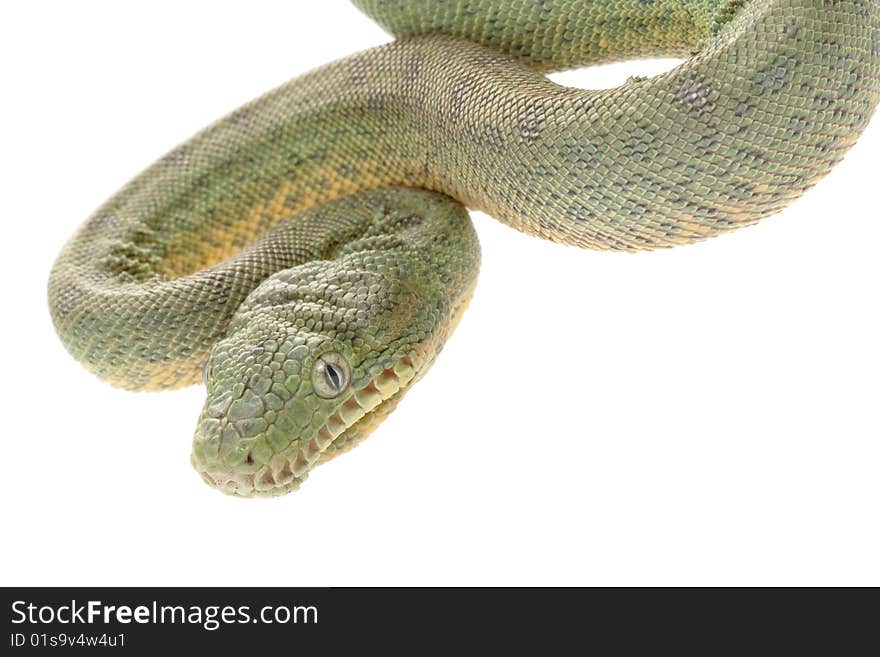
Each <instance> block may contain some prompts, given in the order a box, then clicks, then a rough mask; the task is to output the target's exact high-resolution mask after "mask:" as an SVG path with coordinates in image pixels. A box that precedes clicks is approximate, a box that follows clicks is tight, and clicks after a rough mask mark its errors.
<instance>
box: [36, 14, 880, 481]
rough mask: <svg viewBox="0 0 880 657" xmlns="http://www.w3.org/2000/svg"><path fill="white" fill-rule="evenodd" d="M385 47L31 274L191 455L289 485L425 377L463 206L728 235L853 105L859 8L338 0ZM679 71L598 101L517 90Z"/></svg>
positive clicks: (617, 246)
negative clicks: (195, 400)
mask: <svg viewBox="0 0 880 657" xmlns="http://www.w3.org/2000/svg"><path fill="white" fill-rule="evenodd" d="M355 4H356V5H357V6H358V7H359V8H360V9H362V10H363V11H364V12H366V14H367V15H369V16H370V17H372V18H373V19H374V20H376V21H377V22H378V23H379V24H380V25H382V26H383V27H384V28H385V29H387V30H388V31H389V32H391V33H392V34H393V35H395V36H396V37H397V38H396V40H394V41H393V42H391V43H389V44H386V45H383V46H380V47H377V48H374V49H371V50H368V51H365V52H362V53H359V54H355V55H353V56H350V57H348V58H346V59H343V60H341V61H337V62H335V63H332V64H329V65H327V66H324V67H322V68H320V69H318V70H315V71H312V72H310V73H308V74H305V75H303V76H301V77H299V78H296V79H294V80H292V81H290V82H288V83H286V84H284V85H282V86H280V87H278V88H277V89H275V90H273V91H271V92H269V93H268V94H266V95H264V96H262V97H261V98H259V99H257V100H254V101H252V102H251V103H249V104H247V105H245V106H243V107H242V108H240V109H238V110H236V111H234V112H233V113H232V114H230V115H228V116H226V117H225V118H223V119H221V120H220V121H218V122H216V123H214V124H213V125H211V126H209V127H208V128H206V129H204V130H203V131H202V132H200V133H199V134H197V135H195V136H194V137H193V138H192V139H190V140H189V141H187V142H186V143H184V144H183V145H181V146H179V147H177V148H175V149H174V150H172V151H171V152H170V153H168V154H167V155H165V156H164V157H162V158H161V159H160V160H159V161H157V162H156V163H154V164H153V165H152V166H150V167H149V168H148V169H146V170H145V171H144V172H143V173H141V174H140V175H138V176H137V177H135V178H134V179H133V180H131V181H130V182H129V183H128V184H127V185H126V186H125V187H123V188H122V189H121V190H120V191H119V192H118V193H116V194H115V195H114V196H113V197H111V198H110V199H109V200H108V201H106V202H105V203H104V205H102V206H101V207H100V208H99V209H98V210H97V211H96V212H95V213H94V214H93V215H92V216H91V217H90V218H89V219H88V220H87V221H86V222H85V224H84V225H83V226H82V227H81V228H80V229H79V231H78V232H77V233H76V234H75V235H74V237H73V238H72V239H71V240H70V241H69V242H68V243H67V244H66V246H65V247H64V248H63V250H62V252H61V254H60V255H59V256H58V259H57V261H56V263H55V265H54V267H53V269H52V272H51V275H50V280H49V304H50V309H51V314H52V319H53V321H54V324H55V327H56V330H57V332H58V334H59V336H60V337H61V340H62V341H63V343H64V345H65V346H66V348H67V349H68V350H69V351H70V353H71V354H72V355H73V356H74V357H75V358H76V359H77V360H79V361H80V362H82V363H83V364H84V365H85V366H86V367H87V368H88V369H89V370H91V371H92V372H94V373H95V374H97V375H98V376H100V377H101V378H103V379H106V380H108V381H109V382H111V383H113V384H115V385H117V386H121V387H124V388H130V389H145V390H160V389H167V388H175V387H180V386H186V385H190V384H194V383H197V382H199V381H200V380H202V379H204V382H205V385H206V386H207V399H206V402H205V406H204V408H203V410H202V413H201V416H200V417H199V419H198V423H197V427H196V432H195V438H194V442H193V451H192V462H193V464H194V466H195V468H196V469H197V471H198V472H199V473H200V474H201V475H202V477H203V478H204V479H205V481H206V482H208V483H209V484H210V485H212V486H215V487H217V488H219V489H220V490H222V491H224V492H227V493H231V494H235V495H240V496H266V495H278V494H282V493H285V492H287V491H291V490H294V489H296V488H297V487H298V486H299V485H300V483H301V482H302V481H303V480H304V479H305V478H306V476H307V474H308V472H309V471H310V469H311V468H312V467H313V466H315V465H316V464H319V463H323V462H324V461H326V460H328V459H330V458H332V457H333V456H335V455H337V454H340V453H341V452H343V451H345V450H347V449H349V448H350V447H352V446H354V445H357V444H358V443H359V442H360V441H361V440H363V438H364V437H365V436H366V435H367V434H369V433H370V431H372V430H373V429H374V428H375V427H376V426H377V425H378V424H379V423H380V422H381V421H382V419H384V418H385V417H386V416H387V415H388V413H389V412H390V411H391V410H392V409H393V408H394V407H395V405H396V404H397V403H398V402H399V401H400V399H401V397H402V396H403V395H404V394H405V393H406V391H407V390H408V389H409V388H410V387H411V386H412V384H413V383H414V382H415V381H417V380H418V379H419V378H420V377H421V376H422V375H423V374H424V373H425V372H426V370H427V369H428V368H429V367H430V365H431V363H432V362H433V361H434V359H435V357H436V356H437V354H438V352H439V351H440V349H441V348H442V347H443V344H444V341H445V340H446V338H447V337H448V335H449V334H450V332H451V331H452V330H453V328H454V327H455V324H456V322H457V320H458V319H459V317H460V316H461V314H462V312H463V310H464V308H465V307H466V305H467V303H468V300H469V299H470V296H471V293H472V291H473V288H474V285H475V281H476V277H477V271H478V268H479V244H478V242H477V238H476V234H475V232H474V229H473V227H472V225H471V223H470V220H469V218H468V215H467V212H466V210H465V208H466V207H470V208H475V209H479V210H483V211H485V212H487V213H489V214H491V215H493V216H494V217H497V218H498V219H499V220H501V221H503V222H505V223H507V224H509V225H510V226H513V227H514V228H517V229H519V230H522V231H525V232H527V233H531V234H534V235H537V236H539V237H543V238H546V239H549V240H553V241H556V242H561V243H565V244H570V245H575V246H580V247H587V248H594V249H612V250H620V251H638V250H647V249H655V248H660V247H671V246H674V245H678V244H686V243H691V242H695V241H697V240H702V239H704V238H708V237H712V236H715V235H719V234H721V233H724V232H727V231H731V230H734V229H737V228H740V227H742V226H746V225H749V224H753V223H755V222H757V221H759V220H760V219H762V218H763V217H766V216H768V215H770V214H773V213H775V212H777V211H779V210H780V209H781V208H783V207H784V206H785V205H786V204H788V203H789V202H790V201H792V200H793V199H795V198H796V197H798V196H799V195H801V194H802V193H803V192H804V191H805V190H807V189H808V188H809V187H811V186H812V185H813V184H815V183H816V182H817V181H818V180H819V179H820V178H821V177H822V176H824V175H825V174H826V173H827V172H828V171H829V170H830V169H831V167H832V166H834V165H835V164H836V163H837V162H839V161H840V160H841V159H842V157H843V156H844V154H845V153H846V151H847V149H848V148H849V147H850V146H851V145H852V144H853V143H854V142H855V140H856V139H857V138H858V136H859V134H860V133H861V132H862V130H863V129H864V128H865V126H866V125H867V123H868V121H869V119H870V117H871V115H872V114H873V111H874V109H875V107H876V105H877V103H878V99H880V2H878V0H504V1H502V0H483V1H480V0H445V1H443V2H440V1H436V2H434V1H429V0H358V1H357V2H355ZM644 56H673V57H679V58H683V59H684V60H685V61H684V63H683V64H681V65H680V66H678V67H677V68H675V69H673V70H671V71H669V72H667V73H664V74H662V75H659V76H656V77H653V78H650V79H644V78H632V79H630V80H629V81H627V83H626V84H624V85H622V86H620V87H618V88H616V89H610V90H601V91H598V90H596V91H591V90H582V89H573V88H566V87H563V86H559V85H557V84H554V83H553V82H551V81H549V80H548V79H547V78H546V77H545V76H544V73H546V72H548V71H553V70H559V69H565V68H571V67H577V66H584V65H589V64H595V63H601V62H608V61H614V60H621V59H626V58H634V57H644Z"/></svg>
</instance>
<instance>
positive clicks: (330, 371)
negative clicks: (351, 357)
mask: <svg viewBox="0 0 880 657" xmlns="http://www.w3.org/2000/svg"><path fill="white" fill-rule="evenodd" d="M350 380H351V371H350V368H349V366H348V361H347V360H345V356H343V355H342V354H340V353H339V352H337V351H330V352H327V353H326V354H321V355H320V356H318V359H317V360H316V361H315V365H314V367H312V387H313V388H314V389H315V393H317V395H318V397H322V398H323V399H333V398H334V397H338V396H339V395H340V393H342V391H343V390H345V389H346V388H347V387H348V384H349V381H350Z"/></svg>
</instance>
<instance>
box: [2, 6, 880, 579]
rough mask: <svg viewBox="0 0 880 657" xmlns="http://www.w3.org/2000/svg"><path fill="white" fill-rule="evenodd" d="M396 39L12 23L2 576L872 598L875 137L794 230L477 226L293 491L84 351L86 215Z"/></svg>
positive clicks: (9, 19)
mask: <svg viewBox="0 0 880 657" xmlns="http://www.w3.org/2000/svg"><path fill="white" fill-rule="evenodd" d="M387 38H388V37H387V36H385V35H384V34H383V33H382V32H381V31H380V30H379V29H378V28H377V27H375V26H374V25H373V24H372V23H370V21H369V20H367V19H366V18H364V17H363V16H361V15H360V14H359V13H358V12H357V10H355V9H354V8H353V7H352V6H350V5H348V4H347V3H346V2H342V1H341V0H340V1H333V2H329V1H328V2H312V3H300V2H248V3H235V4H232V3H219V2H211V3H196V2H191V3H190V2H188V3H181V2H157V1H151V2H138V3H135V2H125V3H119V2H76V3H71V2H45V1H44V2H27V3H24V2H20V3H6V4H4V5H3V8H2V9H0V62H2V63H0V66H2V103H0V113H2V117H0V131H2V135H0V137H2V141H0V149H2V150H0V166H2V171H0V180H2V181H3V183H2V188H3V195H2V201H0V203H2V212H3V222H2V244H3V247H4V248H3V254H2V258H0V266H2V281H3V308H4V309H3V311H2V317H3V320H2V332H3V335H2V341H0V349H2V353H3V360H2V371H3V377H2V380H0V381H2V382H0V385H2V387H3V391H2V400H3V416H2V417H3V421H2V463H3V480H2V486H3V493H4V495H3V498H2V521H3V534H4V538H3V539H2V546H0V550H2V559H0V578H2V584H6V585H12V584H19V585H50V584H93V585H135V584H141V585H166V584H167V585H174V584H176V585H196V584H202V585H228V584H232V585H244V584H253V585H272V584H276V585H342V584H351V585H363V584H381V585H385V584H388V585H390V584H403V585H408V584H440V585H444V584H563V585H565V584H584V585H634V584H642V585H658V584H676V585H704V584H728V585H746V584H764V585H783V584H787V585H792V584H815V585H830V584H836V585H858V584H873V585H880V559H878V558H877V555H878V554H880V528H878V521H880V508H878V507H880V474H878V473H880V468H878V465H880V419H878V413H877V408H878V393H880V382H878V372H880V347H878V339H877V336H878V333H880V320H878V315H877V301H876V300H877V280H878V276H880V263H878V261H877V260H878V258H877V249H878V245H880V223H878V209H877V192H878V190H877V171H878V166H880V119H878V120H877V121H875V122H874V124H873V125H872V126H871V128H870V129H869V130H868V132H867V133H866V134H865V136H864V138H863V139H862V140H861V141H860V142H859V144H858V145H857V146H856V147H855V148H854V149H853V151H852V152H851V154H850V155H849V156H848V158H847V160H846V161H845V162H844V163H843V164H842V165H841V166H839V167H838V168H837V169H836V170H835V171H834V172H833V173H832V175H831V176H829V177H828V178H827V179H826V180H824V181H823V182H822V183H820V184H819V186H818V187H817V188H816V189H815V190H813V191H812V192H810V193H809V194H807V195H806V196H805V197H804V198H803V199H802V200H800V201H799V202H797V203H796V204H795V205H794V206H792V207H791V208H789V209H788V210H787V211H785V212H784V213H783V214H781V215H780V216H777V217H774V218H772V219H769V220H767V221H765V222H764V223H763V224H762V225H760V226H758V227H755V228H750V229H747V230H744V231H741V232H739V233H737V234H734V235H731V236H726V237H722V238H718V239H715V240H712V241H709V242H705V243H702V244H699V245H696V246H691V247H684V248H679V249H674V250H671V251H666V252H658V253H651V254H640V255H635V256H633V255H623V254H609V253H596V252H589V251H580V250H577V249H573V248H566V247H561V246H556V245H552V244H550V243H546V242H542V241H540V240H538V239H535V238H533V237H528V236H525V235H521V234H519V233H517V232H515V231H514V230H511V229H510V228H508V227H506V226H503V225H501V224H500V223H498V222H496V221H494V220H493V219H490V218H487V217H485V216H483V215H475V216H474V220H475V222H476V225H477V229H478V231H479V233H480V238H481V240H482V244H483V253H484V256H483V273H482V275H481V279H480V283H479V286H478V289H477V293H476V296H475V298H474V302H473V304H472V305H471V309H470V311H469V312H468V314H467V315H466V316H465V319H464V321H463V322H462V323H461V325H460V327H459V329H458V331H457V333H456V335H455V336H454V337H453V338H452V340H451V341H450V343H449V344H448V346H447V349H446V350H445V352H444V354H443V355H442V356H441V357H440V359H439V361H438V363H437V364H436V366H435V367H434V369H433V370H432V372H431V373H430V374H429V375H428V376H427V377H426V378H425V379H424V380H423V381H422V382H421V383H419V384H418V385H417V386H416V387H415V388H414V389H413V390H412V391H411V392H410V393H409V395H408V397H407V399H406V401H405V402H404V403H403V404H402V405H401V406H400V408H399V409H398V410H397V411H396V412H395V413H394V414H393V415H392V417H391V418H390V419H389V420H388V422H386V423H385V424H384V425H383V426H382V427H381V429H380V430H379V431H377V432H376V434H375V435H374V436H372V437H371V438H370V439H369V440H368V441H367V442H366V443H365V444H364V445H362V446H360V447H358V448H357V449H356V450H354V451H353V452H352V453H350V454H348V455H346V456H344V457H341V458H340V459H339V460H337V461H334V462H332V463H331V464H329V465H327V466H323V467H321V468H319V469H317V470H316V471H314V472H313V473H312V476H311V477H310V479H309V480H308V481H307V482H306V483H305V484H304V486H303V488H302V489H301V491H300V492H297V493H294V494H292V495H288V496H286V497H282V498H279V499H273V500H239V499H233V498H230V497H226V496H224V495H221V494H219V493H217V492H216V491H214V490H212V489H210V488H208V487H207V486H205V485H204V484H203V483H202V481H201V480H200V478H199V477H198V476H197V475H196V474H195V472H194V471H192V469H191V467H190V465H189V450H190V438H191V434H192V430H193V428H194V425H195V420H196V417H197V414H198V412H199V409H200V407H201V404H202V401H203V397H204V393H203V390H202V389H201V388H192V389H187V390H183V391H179V392H175V393H164V394H146V393H141V394H135V393H129V392H123V391H119V390H115V389H113V388H111V387H109V386H107V385H105V384H103V383H101V382H99V381H98V380H96V379H94V378H93V377H92V376H91V375H89V374H88V373H87V372H86V371H85V370H83V369H82V368H81V367H80V366H78V365H77V364H76V363H74V362H73V360H72V359H71V358H70V357H69V356H68V355H67V354H66V352H65V351H64V350H63V348H62V347H61V345H60V343H59V341H58V340H57V339H56V337H55V335H54V333H53V330H52V326H51V323H50V319H49V315H48V311H47V308H46V301H45V285H46V279H47V275H48V272H49V268H50V266H51V264H52V261H53V259H54V257H55V255H56V254H57V252H58V250H59V249H60V247H61V245H62V244H63V243H64V241H65V240H66V239H67V238H68V237H69V236H70V235H71V234H72V233H73V231H74V230H75V228H76V227H77V225H78V224H79V223H80V222H81V221H82V220H83V219H84V218H85V217H86V216H87V215H88V214H89V213H90V212H91V211H92V210H93V209H94V208H95V207H96V206H97V205H98V204H99V203H100V202H101V201H103V200H104V199H105V198H106V197H107V196H109V195H110V194H111V193H112V192H114V191H115V190H116V189H117V188H118V187H119V186H120V185H122V184H123V183H124V182H125V181H126V180H127V179H129V178H130V177H131V176H132V175H133V174H135V173H137V172H138V171H139V170H140V169H142V168H143V167H144V166H146V165H147V164H149V163H150V162H152V161H153V160H154V159H155V158H157V157H158V156H160V155H161V154H163V153H164V152H165V151H167V150H168V149H169V148H171V147H172V146H174V145H175V144H177V143H178V142H180V141H182V140H183V139H185V138H187V137H188V136H189V135H190V134H192V133H193V132H195V131H196V130H197V129H199V128H201V127H202V126H204V125H205V124H207V123H208V122H210V121H212V120H214V119H215V118H217V117H218V116H220V115H223V114H225V113H226V112H228V111H230V110H232V109H234V108H235V107H236V106H238V105H239V104H241V103H242V102H244V101H247V100H249V99H250V98H252V97H254V96H256V95H258V94H260V93H262V92H263V91H266V90H268V89H270V88H271V87H273V86H275V85H277V84H279V83H281V82H283V81H284V80H286V79H288V78H289V77H292V76H294V75H296V74H298V73H301V72H304V71H306V70H308V69H311V68H313V67H315V66H318V65H320V64H322V63H325V62H327V61H329V60H332V59H335V58H338V57H341V56H344V55H346V54H348V53H351V52H354V51H357V50H360V49H364V48H368V47H371V46H373V45H376V44H379V43H381V42H383V41H385V40H387ZM668 66H669V63H665V64H664V63H662V62H653V63H647V62H641V63H636V64H630V65H626V66H613V67H603V68H601V69H593V70H589V71H582V72H579V73H577V74H571V75H567V76H560V77H557V78H555V79H557V81H560V80H561V81H564V82H566V83H569V84H574V85H576V86H583V87H591V86H592V87H595V86H614V85H615V84H618V83H620V82H623V81H624V80H625V79H626V77H628V76H629V75H632V74H635V73H655V72H659V71H661V70H664V68H668Z"/></svg>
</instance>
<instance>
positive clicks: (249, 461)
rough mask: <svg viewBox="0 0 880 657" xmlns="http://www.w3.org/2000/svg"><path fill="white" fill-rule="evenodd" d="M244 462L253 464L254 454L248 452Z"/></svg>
mask: <svg viewBox="0 0 880 657" xmlns="http://www.w3.org/2000/svg"><path fill="white" fill-rule="evenodd" d="M244 462H245V463H247V464H248V465H253V464H254V455H253V453H252V452H248V455H247V458H246V459H245V461H244Z"/></svg>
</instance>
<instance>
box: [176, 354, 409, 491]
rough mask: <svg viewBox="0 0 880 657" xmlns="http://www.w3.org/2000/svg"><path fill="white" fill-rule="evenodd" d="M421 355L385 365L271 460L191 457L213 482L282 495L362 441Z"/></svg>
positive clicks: (398, 395) (400, 394) (234, 488)
mask: <svg viewBox="0 0 880 657" xmlns="http://www.w3.org/2000/svg"><path fill="white" fill-rule="evenodd" d="M420 361H422V359H419V358H416V357H415V356H414V355H411V356H405V357H403V358H402V359H400V361H398V362H397V363H396V364H395V365H393V366H389V367H386V368H385V369H383V370H381V371H380V372H379V374H377V375H376V376H374V377H373V378H372V379H370V380H369V381H368V382H367V383H366V384H365V385H363V386H362V387H359V388H358V389H357V390H355V391H353V392H351V393H350V394H349V396H348V398H347V399H346V400H345V401H344V402H342V403H341V404H340V406H339V407H338V408H337V409H336V411H335V412H334V413H333V414H332V415H330V416H329V417H328V418H327V420H326V422H325V423H324V425H323V426H321V427H320V428H319V429H318V430H317V431H315V432H314V434H313V435H312V436H311V438H310V439H308V440H303V439H295V440H293V441H291V444H290V446H289V447H288V448H287V449H285V450H284V451H283V452H279V453H276V454H274V455H273V456H272V457H271V458H270V459H269V460H268V462H267V463H265V464H263V465H258V464H256V463H254V459H253V456H252V455H251V454H250V453H248V456H247V458H246V460H245V463H244V464H242V465H240V466H236V467H232V466H229V465H227V464H224V463H223V462H222V461H220V460H219V459H212V460H211V461H210V462H202V461H200V460H199V459H197V458H196V455H195V453H193V455H192V457H191V459H190V460H191V462H192V465H193V467H194V468H195V469H196V471H197V472H198V473H199V475H201V477H202V479H203V480H204V481H205V483H207V484H208V485H209V486H211V487H212V488H216V489H218V490H219V491H221V492H223V493H226V494H228V495H233V496H236V497H278V496H280V495H284V494H286V493H290V492H293V491H295V490H297V489H298V488H299V487H300V485H301V484H302V482H303V481H305V480H306V478H307V477H308V474H309V471H310V470H311V469H312V468H313V467H314V466H316V465H320V464H321V463H325V462H326V461H329V460H330V459H332V458H334V457H335V456H338V455H339V454H342V453H344V452H346V451H348V450H349V449H351V448H352V447H354V446H355V445H357V444H359V443H360V442H361V441H363V440H364V439H365V438H366V437H367V436H368V435H369V434H370V433H372V431H373V430H374V429H375V428H376V427H377V426H379V424H380V423H381V422H382V421H383V420H384V419H385V418H386V417H387V416H388V415H389V414H390V413H391V411H393V410H394V408H395V407H396V406H397V403H398V401H399V400H400V399H401V398H402V397H403V395H404V393H405V392H406V391H407V390H408V389H409V387H410V385H411V384H412V383H413V382H414V381H415V380H416V379H417V378H418V377H419V376H420V374H421V373H422V370H423V368H422V367H421V364H422V363H421V362H420Z"/></svg>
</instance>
